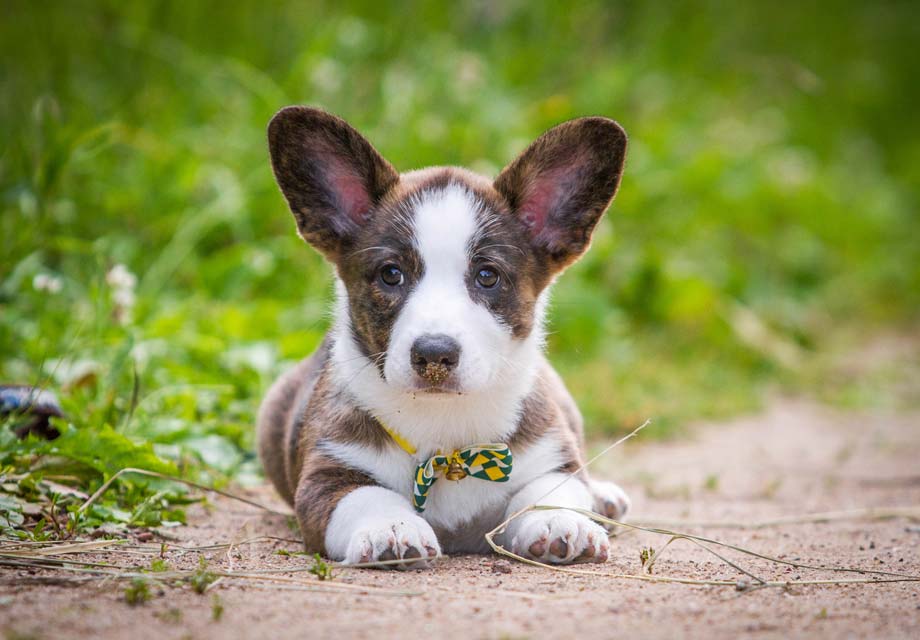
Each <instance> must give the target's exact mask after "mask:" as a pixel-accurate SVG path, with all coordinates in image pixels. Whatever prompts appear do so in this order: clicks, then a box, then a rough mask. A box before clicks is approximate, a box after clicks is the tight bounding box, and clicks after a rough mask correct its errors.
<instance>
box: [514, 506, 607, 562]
mask: <svg viewBox="0 0 920 640" xmlns="http://www.w3.org/2000/svg"><path fill="white" fill-rule="evenodd" d="M511 550H512V551H514V553H516V554H518V555H519V556H524V557H525V558H530V559H532V560H540V561H541V562H549V563H552V564H565V563H569V562H607V556H608V554H609V553H610V541H609V540H608V538H607V532H606V531H604V528H603V527H601V526H600V525H598V524H596V523H595V522H593V521H592V520H590V519H589V518H588V517H586V516H583V515H581V514H580V513H575V512H573V511H566V510H564V509H553V510H551V511H534V512H531V513H527V514H525V515H523V516H521V522H520V523H519V525H518V527H517V529H516V531H515V533H514V536H513V538H512V540H511Z"/></svg>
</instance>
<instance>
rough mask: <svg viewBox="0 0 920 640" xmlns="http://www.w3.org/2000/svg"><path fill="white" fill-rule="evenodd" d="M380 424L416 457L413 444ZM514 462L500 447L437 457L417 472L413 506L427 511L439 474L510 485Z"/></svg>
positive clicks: (480, 446)
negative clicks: (431, 492) (437, 473)
mask: <svg viewBox="0 0 920 640" xmlns="http://www.w3.org/2000/svg"><path fill="white" fill-rule="evenodd" d="M377 424H379V425H380V427H381V428H382V429H383V430H384V431H386V432H387V435H389V436H390V437H391V438H392V439H393V442H395V443H396V444H398V445H399V447H400V448H401V449H402V450H403V451H405V452H406V453H408V454H409V455H410V456H415V454H416V448H415V447H413V446H412V443H411V442H409V441H408V440H406V439H405V438H403V437H402V436H401V435H400V434H398V433H397V432H396V431H394V430H393V429H391V428H390V427H389V426H387V424H386V423H384V422H383V420H380V419H379V418H378V419H377ZM511 460H512V456H511V449H509V448H508V445H506V444H501V443H497V444H496V443H489V444H474V445H471V446H469V447H467V448H465V449H456V450H455V451H454V452H453V453H451V454H442V453H436V454H435V455H433V456H431V457H430V458H428V460H427V461H426V462H423V463H422V464H420V465H418V467H416V468H415V479H414V481H413V483H412V505H413V506H414V507H415V510H416V511H418V512H419V513H421V512H422V511H424V510H425V501H426V500H427V499H428V491H429V490H430V489H431V485H433V484H434V483H435V480H437V479H438V478H437V476H436V475H435V473H436V472H442V473H443V474H444V477H445V478H447V479H448V480H462V479H463V478H465V477H467V476H473V477H474V478H479V479H480V480H489V481H491V482H507V481H508V478H509V476H511Z"/></svg>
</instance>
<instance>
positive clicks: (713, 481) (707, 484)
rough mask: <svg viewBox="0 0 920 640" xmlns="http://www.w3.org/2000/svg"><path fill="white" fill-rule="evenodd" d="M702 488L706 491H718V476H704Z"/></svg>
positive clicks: (712, 474)
mask: <svg viewBox="0 0 920 640" xmlns="http://www.w3.org/2000/svg"><path fill="white" fill-rule="evenodd" d="M703 488H704V489H705V490H706V491H718V490H719V476H718V474H715V473H711V474H709V475H708V476H706V480H704V481H703Z"/></svg>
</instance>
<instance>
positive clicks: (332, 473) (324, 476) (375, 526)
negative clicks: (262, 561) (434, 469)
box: [294, 454, 441, 568]
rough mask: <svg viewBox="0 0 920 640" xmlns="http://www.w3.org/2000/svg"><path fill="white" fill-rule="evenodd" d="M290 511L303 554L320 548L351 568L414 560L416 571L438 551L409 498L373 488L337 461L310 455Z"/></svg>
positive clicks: (376, 486) (366, 477)
mask: <svg viewBox="0 0 920 640" xmlns="http://www.w3.org/2000/svg"><path fill="white" fill-rule="evenodd" d="M294 510H295V512H296V513H297V520H298V523H299V524H300V531H301V534H302V535H303V539H304V545H305V546H306V548H307V551H320V550H324V551H325V553H326V555H328V556H329V557H330V558H332V559H333V560H338V561H344V562H348V563H351V564H354V563H358V562H376V561H378V560H381V561H382V560H395V559H397V558H400V559H404V558H418V559H419V560H418V562H414V563H411V564H409V565H396V566H398V567H401V568H406V567H411V568H417V567H422V566H425V565H426V564H427V561H428V560H429V559H430V558H433V557H436V556H438V555H440V553H441V547H440V546H439V544H438V539H437V537H436V536H435V534H434V531H432V529H431V526H430V525H429V524H428V523H427V522H425V521H424V520H423V519H422V518H420V517H419V516H418V515H416V513H415V511H413V509H412V507H411V505H410V504H409V500H408V498H406V497H404V496H401V495H399V494H397V493H395V492H393V491H390V490H389V489H385V488H383V487H381V486H378V485H377V484H375V483H374V481H373V480H372V479H371V478H370V477H368V476H367V475H365V474H364V473H361V472H360V471H356V470H354V469H350V468H347V467H344V466H342V465H341V464H340V463H338V462H336V461H334V460H331V459H328V458H325V457H323V456H321V455H315V454H314V455H313V456H311V457H310V459H309V461H308V462H307V463H306V464H305V466H304V472H303V473H302V475H301V478H300V483H299V484H298V487H297V495H296V497H295V498H294Z"/></svg>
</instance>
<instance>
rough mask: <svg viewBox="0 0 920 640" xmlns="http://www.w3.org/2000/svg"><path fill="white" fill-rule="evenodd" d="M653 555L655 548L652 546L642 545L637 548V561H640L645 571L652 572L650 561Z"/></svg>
mask: <svg viewBox="0 0 920 640" xmlns="http://www.w3.org/2000/svg"><path fill="white" fill-rule="evenodd" d="M654 557H655V549H653V548H652V547H642V548H641V549H639V561H640V562H641V563H642V569H643V570H645V571H646V572H647V573H651V572H652V565H651V561H652V559H653V558H654Z"/></svg>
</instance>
